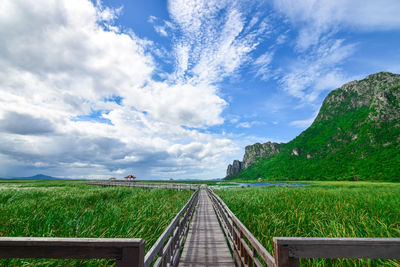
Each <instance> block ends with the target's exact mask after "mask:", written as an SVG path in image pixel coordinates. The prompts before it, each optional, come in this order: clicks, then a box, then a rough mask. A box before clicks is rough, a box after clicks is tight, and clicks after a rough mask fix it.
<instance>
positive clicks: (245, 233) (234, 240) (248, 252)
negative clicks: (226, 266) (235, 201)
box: [207, 188, 276, 266]
mask: <svg viewBox="0 0 400 267" xmlns="http://www.w3.org/2000/svg"><path fill="white" fill-rule="evenodd" d="M207 192H208V194H209V196H210V198H211V200H212V203H213V207H214V210H215V211H216V213H217V216H218V218H219V220H220V222H221V224H222V226H223V227H222V228H223V230H224V233H225V235H226V237H227V239H228V243H229V245H230V247H231V249H232V251H233V256H234V259H235V263H236V265H237V266H265V265H267V266H276V264H275V259H274V257H272V255H271V254H269V253H268V251H267V250H266V249H265V248H264V247H263V246H262V245H261V244H260V242H259V241H258V240H257V239H256V238H255V237H254V236H253V235H252V233H251V232H250V231H249V230H248V229H247V228H246V226H244V225H243V223H242V222H241V221H240V220H239V219H238V218H237V217H236V215H235V214H233V212H232V211H231V210H230V209H229V208H228V207H227V206H226V204H225V203H224V201H222V199H221V198H220V197H219V196H217V195H216V194H215V193H214V192H213V191H212V190H211V189H210V188H207Z"/></svg>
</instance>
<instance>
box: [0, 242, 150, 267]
mask: <svg viewBox="0 0 400 267" xmlns="http://www.w3.org/2000/svg"><path fill="white" fill-rule="evenodd" d="M144 248H145V241H144V240H143V239H139V238H47V237H0V258H55V259H116V262H117V266H121V267H122V266H143V258H144Z"/></svg>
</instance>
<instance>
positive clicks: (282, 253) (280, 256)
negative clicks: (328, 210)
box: [274, 242, 300, 267]
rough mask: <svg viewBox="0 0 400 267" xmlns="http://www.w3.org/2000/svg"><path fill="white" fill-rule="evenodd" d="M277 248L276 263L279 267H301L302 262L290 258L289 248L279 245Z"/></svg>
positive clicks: (276, 245) (275, 244)
mask: <svg viewBox="0 0 400 267" xmlns="http://www.w3.org/2000/svg"><path fill="white" fill-rule="evenodd" d="M274 246H275V262H276V266H277V267H299V266H300V260H299V259H296V258H292V257H290V256H289V246H287V245H278V244H277V243H276V242H275V243H274Z"/></svg>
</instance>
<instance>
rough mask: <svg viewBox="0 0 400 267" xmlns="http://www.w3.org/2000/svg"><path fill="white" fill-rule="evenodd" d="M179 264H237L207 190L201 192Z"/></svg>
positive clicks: (230, 266) (230, 265) (183, 266)
mask: <svg viewBox="0 0 400 267" xmlns="http://www.w3.org/2000/svg"><path fill="white" fill-rule="evenodd" d="M178 266H180V267H189V266H190V267H191V266H223V267H225V266H226V267H228V266H229V267H232V266H235V264H234V261H233V258H232V255H231V253H230V251H229V248H228V245H227V242H226V239H225V236H224V233H223V232H222V229H221V227H220V224H219V222H218V218H217V216H216V214H215V212H214V209H213V207H212V203H211V200H210V198H209V197H208V195H207V192H206V190H203V189H202V190H200V192H199V201H198V206H197V210H196V214H195V215H194V217H193V221H192V223H191V225H190V227H189V232H188V235H187V238H186V241H185V245H184V248H183V252H182V255H181V258H180V260H179V265H178Z"/></svg>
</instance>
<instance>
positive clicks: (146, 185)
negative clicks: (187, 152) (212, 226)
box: [87, 180, 200, 190]
mask: <svg viewBox="0 0 400 267" xmlns="http://www.w3.org/2000/svg"><path fill="white" fill-rule="evenodd" d="M87 184H89V185H101V186H127V187H139V188H149V189H151V188H167V189H177V190H184V189H189V190H197V189H198V188H200V185H196V184H178V183H141V182H127V181H109V180H100V181H90V182H88V183H87Z"/></svg>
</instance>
